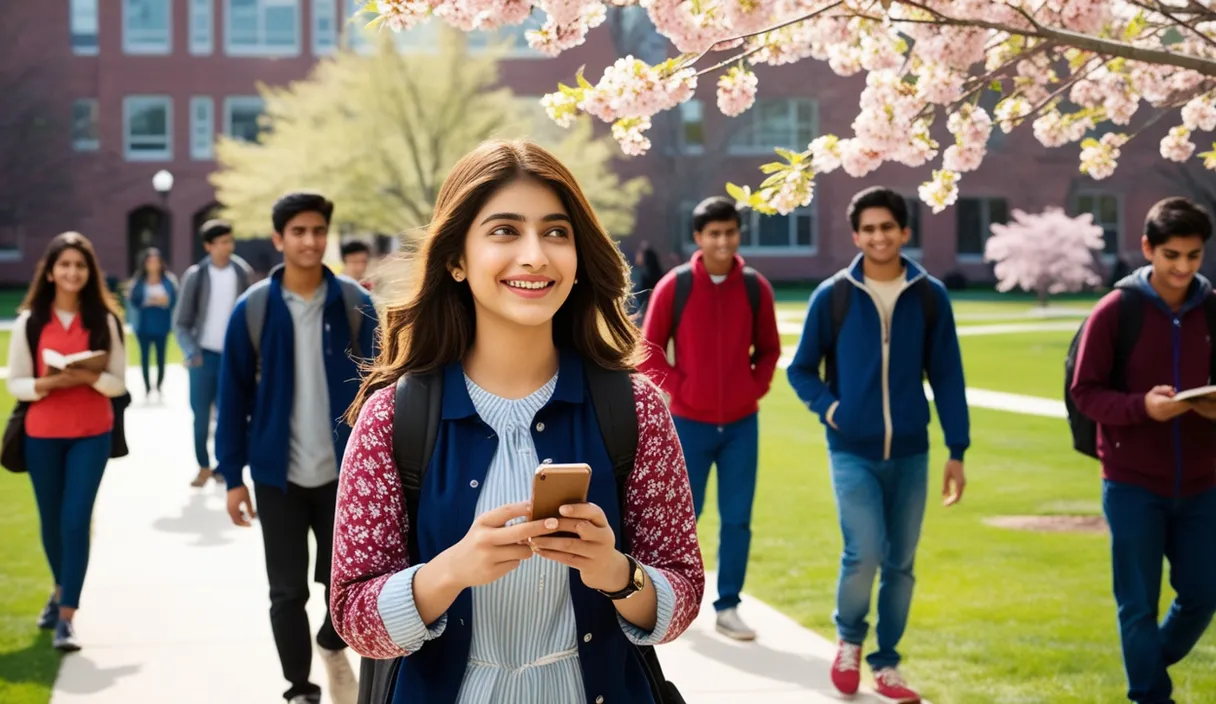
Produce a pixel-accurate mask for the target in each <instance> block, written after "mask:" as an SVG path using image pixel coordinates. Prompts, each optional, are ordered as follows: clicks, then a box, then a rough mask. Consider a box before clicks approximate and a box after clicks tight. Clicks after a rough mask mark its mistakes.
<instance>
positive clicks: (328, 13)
mask: <svg viewBox="0 0 1216 704" xmlns="http://www.w3.org/2000/svg"><path fill="white" fill-rule="evenodd" d="M341 1H342V0H312V54H313V56H329V55H330V54H332V53H334V52H335V51H337V50H338V34H339V29H338V16H339V15H340V14H341V13H340V12H338V4H339V3H340V2H341ZM326 20H328V21H329V30H328V31H326V30H324V29H322V27H321V25H322V22H323V21H326Z"/></svg>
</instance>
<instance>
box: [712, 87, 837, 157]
mask: <svg viewBox="0 0 1216 704" xmlns="http://www.w3.org/2000/svg"><path fill="white" fill-rule="evenodd" d="M775 101H783V102H785V104H786V109H787V110H789V111H790V112H791V113H792V115H791V122H790V129H791V133H790V134H789V135H787V137H786V139H785V140H784V141H785V142H787V143H786V144H768V143H765V144H759V143H750V141H749V140H750V139H751V138H752V135H753V134H754V133H755V130H756V126H757V125H756V121H757V120H759V115H760V110H759V108H760V103H761V102H766V103H772V102H775ZM803 103H805V104H807V105H809V106H810V109H811V126H810V127H811V129H810V139H808V140H806V142H802V140H801V139H800V138H799V137H798V131H799V130H798V106H799V105H800V104H803ZM734 119H736V120H747V121H748V122H747V123H746V124H745V125H743V126H741V129H739V130H738V131H737V132H736V133H735V134H734V135H733V136H732V138H731V140H730V144H729V146H728V147H727V151H728V153H730V154H732V155H735V156H755V155H759V154H772V152H773V148H774V147H785V148H787V149H793V150H794V151H804V150H805V149H806V146H807V144H809V143H810V142H811V140H812V139H814V138H815V137H816V136H818V135H819V101H818V100H816V99H814V98H796V97H772V98H757V100H756V104H754V105H752V106H751V107H750V108H748V110H747V112H745V113H743V114H742V115H740V116H739V117H737V118H734Z"/></svg>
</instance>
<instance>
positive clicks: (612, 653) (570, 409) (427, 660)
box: [393, 351, 653, 704]
mask: <svg viewBox="0 0 1216 704" xmlns="http://www.w3.org/2000/svg"><path fill="white" fill-rule="evenodd" d="M441 416H442V422H441V423H440V425H439V434H438V436H437V438H436V441H435V453H434V454H433V455H432V456H431V460H430V464H429V465H428V466H427V472H426V475H425V477H424V478H423V481H422V493H421V495H420V497H419V500H418V515H417V523H418V525H417V531H418V533H417V535H418V551H419V557H420V558H421V560H423V561H429V560H432V559H434V557H435V556H436V555H438V554H439V553H440V552H443V551H444V550H445V549H447V548H448V547H451V546H452V545H455V544H456V543H458V542H460V540H461V539H462V538H464V536H465V533H467V532H468V530H469V526H470V525H472V523H473V519H474V518H475V516H476V509H477V497H478V494H479V492H478V491H477V490H476V489H475V488H471V487H477V486H481V485H482V483H484V482H485V478H486V472H487V471H488V469H489V467H490V461H491V460H492V459H493V457H494V451H495V450H496V449H497V447H498V437H497V435H495V433H494V431H493V430H492V429H491V428H490V426H488V425H486V424H485V423H484V422H483V421H482V420H481V419H480V418H479V417H478V415H477V411H476V409H475V408H474V406H473V401H472V399H470V398H469V392H468V389H467V388H466V387H465V382H464V372H463V370H462V367H461V365H460V363H458V362H457V363H454V364H450V365H448V366H447V368H446V369H445V370H444V383H443V408H442V411H441ZM530 431H531V434H532V440H533V442H535V443H536V452H537V455H538V456H539V457H541V458H542V462H543V461H548V460H552V461H553V462H554V463H563V462H586V463H587V464H589V465H591V469H592V471H591V489H590V491H589V492H588V499H589V500H590V501H591V502H592V503H595V504H597V505H599V506H600V507H601V508H603V510H604V515H605V516H606V517H607V518H608V523H609V525H611V526H612V529H613V531H615V532H616V535H617V542H618V545H617V548H618V549H620V548H621V545H620V536H622V535H624V531H623V530H622V527H621V515H620V507H619V505H618V503H617V491H616V481H615V479H614V478H613V472H612V462H611V461H610V460H609V458H608V450H607V449H606V448H605V447H604V441H603V437H602V436H601V435H600V430H599V424H598V423H597V421H596V416H595V409H594V408H593V406H592V403H591V396H590V392H589V391H588V390H587V386H586V378H585V377H584V375H583V361H582V359H581V358H580V357H579V356H578V355H577V354H574V353H571V352H567V351H564V352H562V354H561V361H560V363H559V367H558V376H557V387H556V388H555V389H554V391H553V396H552V397H551V398H550V399H549V402H548V403H546V404H545V406H544V407H542V408H541V409H540V411H538V412H537V414H536V422H535V423H533V424H532V426H531V428H530ZM410 530H414V527H411V528H410ZM472 594H473V592H472V590H470V589H465V590H464V591H462V592H461V593H460V596H458V597H456V601H455V602H453V603H452V606H451V608H449V609H448V611H447V628H446V630H444V632H443V637H442V638H436V639H435V640H432V641H428V642H427V644H426V647H425V648H422V649H421V650H419V651H417V652H415V653H413V654H411V655H409V656H408V657H406V658H404V659H403V660H402V661H401V670H400V672H399V675H398V677H397V686H396V689H395V691H394V693H393V702H394V704H419V703H421V702H427V703H430V702H435V703H436V704H438V702H454V701H456V697H457V695H458V694H459V692H460V685H461V683H462V681H463V680H464V673H465V669H466V667H467V666H468V661H469V646H470V642H471V639H472V634H473V596H472ZM570 596H571V599H572V600H573V602H574V618H575V622H576V624H577V626H578V632H579V633H588V634H591V635H592V638H590V639H586V638H579V639H578V655H579V663H580V664H581V665H582V670H583V686H584V689H585V692H586V695H587V699H586V701H587V702H596V701H603V702H629V703H630V704H650V702H653V699H652V697H651V694H650V685H649V684H648V682H647V680H646V674H645V671H644V670H643V668H642V663H641V655H640V654H639V653H638V649H637V648H636V647H635V646H634V645H633V644H632V643H630V642H629V640H628V639H627V638H626V637H625V634H624V633H622V632H621V626H620V623H619V622H618V621H617V616H616V608H615V607H613V605H612V603H611V602H610V601H608V600H607V599H605V598H603V596H602V595H600V594H599V593H598V592H595V591H594V590H591V589H589V588H587V587H586V586H584V585H583V583H582V581H581V580H580V579H579V574H578V571H577V570H571V571H570Z"/></svg>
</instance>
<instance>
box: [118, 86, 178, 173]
mask: <svg viewBox="0 0 1216 704" xmlns="http://www.w3.org/2000/svg"><path fill="white" fill-rule="evenodd" d="M144 106H155V107H164V109H165V130H166V134H165V148H164V149H162V150H160V151H156V152H132V151H131V142H132V139H131V114H132V113H133V112H134V111H135V110H136V109H137V108H140V107H144ZM122 151H123V156H124V158H126V160H127V161H173V98H172V96H168V95H128V96H124V97H123V99H122Z"/></svg>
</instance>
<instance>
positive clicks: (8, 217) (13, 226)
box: [0, 206, 25, 262]
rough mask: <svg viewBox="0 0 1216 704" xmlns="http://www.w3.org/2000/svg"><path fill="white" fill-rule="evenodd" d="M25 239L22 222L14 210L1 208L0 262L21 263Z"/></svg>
mask: <svg viewBox="0 0 1216 704" xmlns="http://www.w3.org/2000/svg"><path fill="white" fill-rule="evenodd" d="M24 239H25V232H24V229H23V228H22V227H21V220H20V219H19V218H18V217H17V211H16V210H14V209H13V208H6V207H4V206H0V261H5V262H18V261H21V244H22V240H24Z"/></svg>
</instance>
